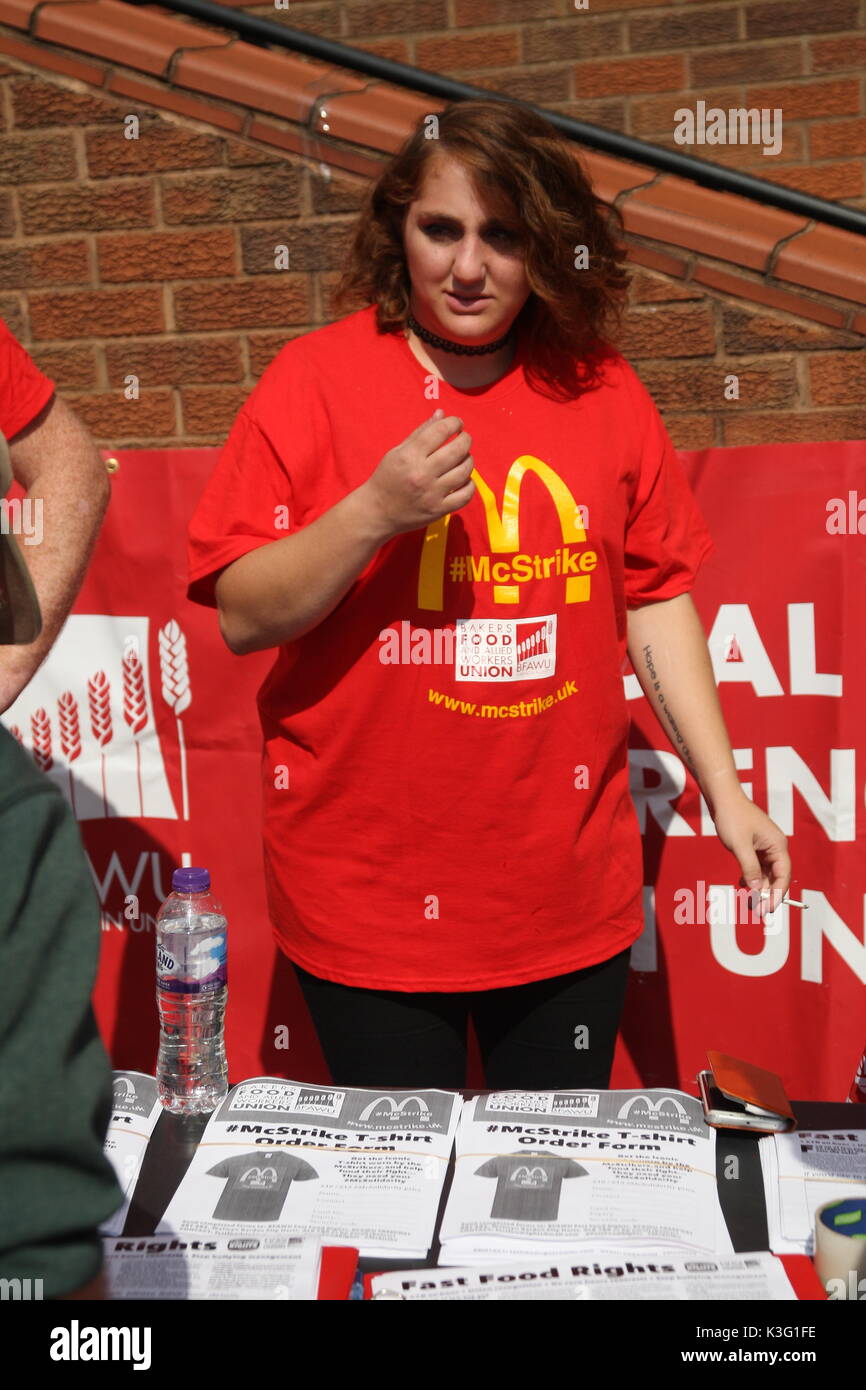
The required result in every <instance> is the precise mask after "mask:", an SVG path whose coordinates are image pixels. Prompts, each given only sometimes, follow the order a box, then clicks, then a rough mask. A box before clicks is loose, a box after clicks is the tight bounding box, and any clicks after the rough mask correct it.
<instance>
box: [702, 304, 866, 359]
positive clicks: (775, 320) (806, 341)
mask: <svg viewBox="0 0 866 1390" xmlns="http://www.w3.org/2000/svg"><path fill="white" fill-rule="evenodd" d="M722 331H723V341H724V346H725V351H726V352H727V353H728V354H730V355H735V354H738V353H752V352H754V353H765V352H790V351H793V352H798V351H801V350H804V349H809V350H815V349H816V348H824V349H830V348H838V347H846V346H848V344H851V346H852V347H855V346H856V340H854V339H852V338H851V337H850V336H849V334H847V333H844V332H840V331H839V330H838V329H837V330H835V331H834V330H832V329H829V328H823V327H819V326H818V325H817V324H813V323H795V322H792V321H791V320H790V319H787V318H781V317H780V316H779V315H777V314H767V313H751V312H750V311H749V310H748V309H741V308H739V307H738V306H735V305H733V304H725V305H723V306H722Z"/></svg>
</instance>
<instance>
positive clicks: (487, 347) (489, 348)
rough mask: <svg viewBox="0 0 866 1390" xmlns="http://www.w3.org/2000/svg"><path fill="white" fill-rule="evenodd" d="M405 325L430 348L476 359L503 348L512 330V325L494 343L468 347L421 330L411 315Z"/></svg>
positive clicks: (425, 329)
mask: <svg viewBox="0 0 866 1390" xmlns="http://www.w3.org/2000/svg"><path fill="white" fill-rule="evenodd" d="M406 323H407V325H408V327H409V328H411V329H412V332H413V333H417V334H418V337H419V338H421V339H423V341H424V342H425V343H429V344H430V346H431V347H436V348H442V350H443V351H444V352H459V353H463V354H464V355H465V356H467V357H478V356H480V355H481V354H482V353H485V352H498V351H499V349H500V348H502V347H505V344H506V343H507V342H508V341H509V339H510V338H511V335H512V332H513V330H514V324H512V325H511V328H509V330H508V332H507V333H506V334H504V336H503V337H501V338H497V339H496V342H495V343H485V344H484V346H483V347H469V346H468V344H466V343H454V342H452V341H451V340H450V339H449V338H440V337H438V335H437V334H436V333H431V332H430V330H429V328H422V326H421V324H420V323H418V321H417V320H416V319H414V318H413V317H412V315H411V314H409V315H408V317H407V319H406Z"/></svg>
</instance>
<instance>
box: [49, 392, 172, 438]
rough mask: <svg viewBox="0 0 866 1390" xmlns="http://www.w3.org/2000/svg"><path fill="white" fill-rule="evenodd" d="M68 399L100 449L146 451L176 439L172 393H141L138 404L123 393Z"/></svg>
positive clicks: (96, 394) (98, 393)
mask: <svg viewBox="0 0 866 1390" xmlns="http://www.w3.org/2000/svg"><path fill="white" fill-rule="evenodd" d="M67 399H68V401H69V404H70V405H71V406H72V407H73V409H74V410H75V412H76V414H77V415H80V416H81V418H82V420H83V421H84V423H85V425H86V426H87V428H88V429H89V430H90V432H91V434H92V435H93V437H94V440H95V442H96V444H97V446H98V447H100V448H109V449H110V448H121V447H126V448H132V447H134V446H135V447H142V448H147V447H148V446H150V445H152V444H156V443H160V442H162V441H164V440H167V439H171V438H173V437H174V434H175V428H176V424H175V418H176V417H175V405H174V393H173V392H172V391H142V392H141V395H140V396H139V398H138V400H129V399H127V397H126V396H125V395H124V393H123V392H122V391H112V392H107V391H103V392H94V393H92V394H89V395H82V396H68V397H67Z"/></svg>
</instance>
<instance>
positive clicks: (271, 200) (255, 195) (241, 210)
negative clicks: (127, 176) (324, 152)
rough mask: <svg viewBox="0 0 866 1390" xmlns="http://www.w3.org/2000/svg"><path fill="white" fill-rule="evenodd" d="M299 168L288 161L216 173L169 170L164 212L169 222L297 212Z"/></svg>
mask: <svg viewBox="0 0 866 1390" xmlns="http://www.w3.org/2000/svg"><path fill="white" fill-rule="evenodd" d="M300 178H301V171H300V169H298V168H294V167H292V166H291V165H289V164H286V163H280V164H278V165H275V166H273V167H272V166H270V165H263V166H261V167H255V168H251V169H237V170H235V169H232V170H228V169H226V170H223V171H222V172H217V173H205V172H204V171H202V172H201V173H198V174H188V175H185V176H181V175H174V174H168V175H165V176H164V177H163V180H162V206H163V216H164V218H165V221H166V222H167V223H172V222H180V223H183V222H186V223H192V222H232V223H234V222H244V221H253V220H256V219H258V218H263V217H280V216H288V217H292V216H297V214H298V212H299V211H300V208H299V203H298V198H299V190H300Z"/></svg>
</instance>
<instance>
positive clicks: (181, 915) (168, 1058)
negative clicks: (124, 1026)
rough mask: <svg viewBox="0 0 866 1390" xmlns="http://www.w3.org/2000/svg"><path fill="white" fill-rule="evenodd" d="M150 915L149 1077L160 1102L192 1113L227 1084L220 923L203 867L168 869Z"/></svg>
mask: <svg viewBox="0 0 866 1390" xmlns="http://www.w3.org/2000/svg"><path fill="white" fill-rule="evenodd" d="M171 886H172V889H173V892H171V893H170V894H169V896H168V897H167V898H166V900H165V902H164V903H163V905H162V907H161V908H160V909H159V912H158V913H157V915H156V1000H157V1006H158V1008H159V1020H160V1037H159V1057H158V1059H157V1064H156V1077H157V1082H158V1085H159V1098H160V1101H161V1102H162V1104H163V1106H164V1107H165V1109H166V1110H170V1111H172V1112H173V1113H174V1114H180V1115H200V1114H206V1113H207V1112H209V1111H211V1110H215V1109H216V1107H217V1106H218V1105H219V1103H220V1101H222V1100H223V1098H224V1097H225V1095H226V1093H227V1091H228V1067H227V1064H226V1051H225V1040H224V1037H223V1028H224V1023H225V1006H226V997H227V995H228V986H227V976H226V946H227V931H228V923H227V922H226V919H225V917H224V916H223V913H222V908H221V907H220V905H219V903H218V902H217V901H216V899H215V898H213V897H211V893H210V874H209V872H208V870H207V869H175V871H174V873H173V874H172V876H171Z"/></svg>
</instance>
